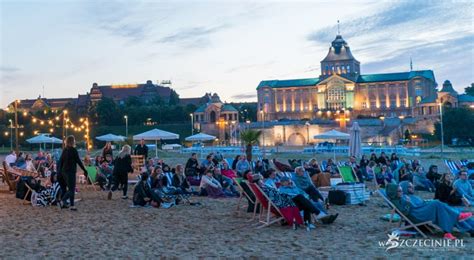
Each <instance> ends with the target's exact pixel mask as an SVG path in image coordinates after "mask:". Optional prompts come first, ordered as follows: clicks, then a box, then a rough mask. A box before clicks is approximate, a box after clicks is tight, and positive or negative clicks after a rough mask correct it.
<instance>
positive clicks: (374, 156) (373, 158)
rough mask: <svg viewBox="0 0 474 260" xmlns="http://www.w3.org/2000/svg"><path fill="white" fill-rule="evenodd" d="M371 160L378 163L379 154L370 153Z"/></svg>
mask: <svg viewBox="0 0 474 260" xmlns="http://www.w3.org/2000/svg"><path fill="white" fill-rule="evenodd" d="M369 162H374V163H377V155H376V154H375V153H371V154H370V159H369Z"/></svg>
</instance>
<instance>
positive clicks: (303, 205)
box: [278, 177, 337, 228]
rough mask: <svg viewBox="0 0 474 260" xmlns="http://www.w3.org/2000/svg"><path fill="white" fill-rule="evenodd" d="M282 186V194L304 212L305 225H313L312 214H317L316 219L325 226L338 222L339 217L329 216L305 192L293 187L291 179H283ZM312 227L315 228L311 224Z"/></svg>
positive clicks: (280, 189)
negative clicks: (288, 197)
mask: <svg viewBox="0 0 474 260" xmlns="http://www.w3.org/2000/svg"><path fill="white" fill-rule="evenodd" d="M280 184H281V186H280V188H279V189H278V190H279V191H280V193H282V194H286V195H288V196H290V197H291V199H292V200H293V202H294V203H295V204H296V206H297V207H298V209H300V210H302V211H303V214H304V217H303V219H304V221H305V223H311V214H315V215H316V219H317V220H321V221H322V222H323V223H325V224H330V223H332V222H334V220H336V218H337V215H327V214H326V213H324V212H323V211H321V210H320V209H318V207H317V206H316V205H315V204H314V203H312V202H311V201H310V200H309V199H308V198H307V197H306V196H307V195H306V193H305V192H304V191H302V190H301V189H299V188H297V187H295V186H293V185H291V183H290V178H288V177H282V178H281V180H280ZM310 227H312V228H314V225H312V224H310Z"/></svg>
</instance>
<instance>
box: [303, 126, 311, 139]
mask: <svg viewBox="0 0 474 260" xmlns="http://www.w3.org/2000/svg"><path fill="white" fill-rule="evenodd" d="M304 125H305V126H306V135H307V142H306V144H309V126H310V125H311V124H310V123H309V121H306V123H305V124H304Z"/></svg>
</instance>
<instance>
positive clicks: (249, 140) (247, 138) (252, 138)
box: [240, 129, 262, 162]
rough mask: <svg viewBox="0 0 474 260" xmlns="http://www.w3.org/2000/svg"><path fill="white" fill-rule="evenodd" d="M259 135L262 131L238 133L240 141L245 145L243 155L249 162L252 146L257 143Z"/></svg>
mask: <svg viewBox="0 0 474 260" xmlns="http://www.w3.org/2000/svg"><path fill="white" fill-rule="evenodd" d="M261 134H262V131H257V130H251V129H249V130H244V131H242V132H240V139H241V140H242V142H244V143H245V154H246V155H247V160H248V161H249V162H250V161H252V146H253V145H255V144H258V143H259V139H260V135H261Z"/></svg>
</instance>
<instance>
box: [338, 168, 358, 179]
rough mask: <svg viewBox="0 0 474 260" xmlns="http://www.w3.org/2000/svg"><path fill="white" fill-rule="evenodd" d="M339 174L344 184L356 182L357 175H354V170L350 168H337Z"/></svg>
mask: <svg viewBox="0 0 474 260" xmlns="http://www.w3.org/2000/svg"><path fill="white" fill-rule="evenodd" d="M337 168H338V169H339V174H340V175H341V177H342V180H343V181H344V182H358V181H359V180H358V178H357V175H355V174H354V169H353V168H352V167H351V166H346V165H344V166H339V167H337Z"/></svg>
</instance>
